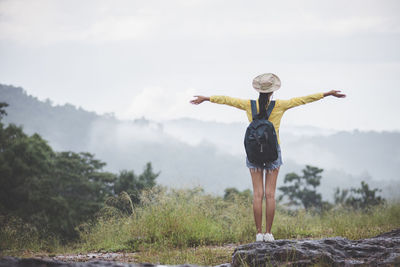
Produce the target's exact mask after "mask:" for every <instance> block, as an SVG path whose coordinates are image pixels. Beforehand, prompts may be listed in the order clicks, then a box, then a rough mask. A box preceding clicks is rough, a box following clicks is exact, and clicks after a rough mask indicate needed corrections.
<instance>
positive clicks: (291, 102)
mask: <svg viewBox="0 0 400 267" xmlns="http://www.w3.org/2000/svg"><path fill="white" fill-rule="evenodd" d="M322 98H324V93H317V94H312V95H307V96H301V97H293V98H291V99H288V100H279V106H280V107H281V108H282V109H284V110H287V109H290V108H293V107H297V106H300V105H304V104H307V103H310V102H314V101H317V100H320V99H322Z"/></svg>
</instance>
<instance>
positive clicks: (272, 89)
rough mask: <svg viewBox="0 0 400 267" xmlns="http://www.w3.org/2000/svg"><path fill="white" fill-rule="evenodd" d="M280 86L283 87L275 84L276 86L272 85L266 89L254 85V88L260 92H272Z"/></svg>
mask: <svg viewBox="0 0 400 267" xmlns="http://www.w3.org/2000/svg"><path fill="white" fill-rule="evenodd" d="M279 88H281V86H280V85H279V86H277V85H274V86H271V87H270V88H268V89H264V90H263V89H262V88H255V87H254V89H256V91H257V92H259V93H272V92H275V91H276V90H278V89H279Z"/></svg>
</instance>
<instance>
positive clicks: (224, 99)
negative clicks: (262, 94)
mask: <svg viewBox="0 0 400 267" xmlns="http://www.w3.org/2000/svg"><path fill="white" fill-rule="evenodd" d="M323 97H324V93H317V94H312V95H307V96H302V97H294V98H291V99H288V100H279V99H277V100H275V106H274V109H273V110H272V112H271V115H270V116H269V118H268V120H269V121H270V122H272V124H273V125H274V128H275V132H276V134H277V137H278V144H280V143H281V142H280V139H279V126H280V124H281V119H282V116H283V113H285V111H286V110H288V109H290V108H293V107H296V106H300V105H304V104H307V103H310V102H314V101H317V100H320V99H321V98H323ZM210 101H211V102H212V103H217V104H225V105H229V106H232V107H236V108H238V109H242V110H245V111H246V114H247V118H248V119H249V122H251V121H252V120H253V118H252V115H251V102H250V99H240V98H235V97H230V96H221V95H213V96H210ZM256 102H257V112H259V111H260V108H259V106H258V101H256Z"/></svg>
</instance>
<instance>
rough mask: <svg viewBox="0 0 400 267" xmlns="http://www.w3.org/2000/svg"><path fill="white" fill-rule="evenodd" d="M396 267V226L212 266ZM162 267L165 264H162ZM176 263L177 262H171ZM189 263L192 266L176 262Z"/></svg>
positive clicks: (263, 246) (277, 247) (15, 262)
mask: <svg viewBox="0 0 400 267" xmlns="http://www.w3.org/2000/svg"><path fill="white" fill-rule="evenodd" d="M310 265H316V266H400V228H399V229H395V230H393V231H390V232H387V233H384V234H381V235H378V236H375V237H372V238H366V239H360V240H348V239H346V238H343V237H331V238H324V239H319V240H314V239H302V240H289V239H281V240H275V241H273V242H254V243H250V244H246V245H241V246H238V247H236V248H235V250H234V252H233V255H232V263H225V264H221V265H218V266H215V267H230V266H233V267H236V266H257V267H259V266H260V267H261V266H310ZM5 266H10V267H14V266H15V267H16V266H32V267H39V266H41V267H45V266H54V267H56V266H57V267H58V266H63V267H64V266H70V267H88V266H119V267H123V266H125V267H142V266H145V267H153V266H154V267H156V266H160V265H154V264H128V263H119V262H114V261H98V260H94V261H87V262H64V261H59V260H51V259H33V258H32V259H19V258H13V257H5V258H2V259H0V267H5ZM162 266H163V267H165V266H166V265H162ZM175 266H178V265H175ZM179 266H182V267H184V266H188V267H189V266H190V267H194V266H195V265H188V264H185V265H179Z"/></svg>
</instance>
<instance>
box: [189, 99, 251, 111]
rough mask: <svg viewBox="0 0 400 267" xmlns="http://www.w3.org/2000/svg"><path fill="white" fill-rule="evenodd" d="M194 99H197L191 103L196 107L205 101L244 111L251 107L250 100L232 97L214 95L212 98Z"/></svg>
mask: <svg viewBox="0 0 400 267" xmlns="http://www.w3.org/2000/svg"><path fill="white" fill-rule="evenodd" d="M194 97H196V99H194V100H191V101H190V103H192V104H195V105H198V104H200V103H203V102H204V101H210V102H211V103H217V104H224V105H228V106H232V107H235V108H238V109H243V110H246V109H247V108H248V107H249V106H250V101H249V100H246V99H240V98H235V97H230V96H223V95H212V96H210V97H207V96H201V95H195V96H194Z"/></svg>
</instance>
